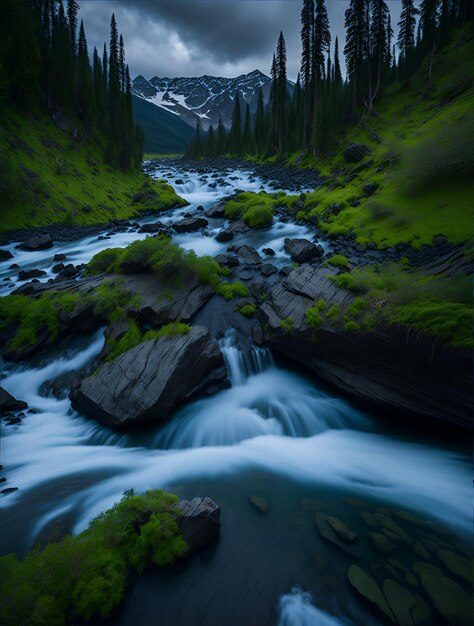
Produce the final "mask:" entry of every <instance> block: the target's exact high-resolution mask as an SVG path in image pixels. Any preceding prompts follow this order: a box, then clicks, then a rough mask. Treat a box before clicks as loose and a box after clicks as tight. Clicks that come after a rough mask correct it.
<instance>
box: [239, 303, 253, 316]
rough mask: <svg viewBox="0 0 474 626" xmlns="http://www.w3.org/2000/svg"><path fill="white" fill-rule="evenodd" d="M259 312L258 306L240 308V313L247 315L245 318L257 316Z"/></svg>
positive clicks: (250, 305)
mask: <svg viewBox="0 0 474 626" xmlns="http://www.w3.org/2000/svg"><path fill="white" fill-rule="evenodd" d="M256 311H257V306H256V305H255V304H245V305H244V306H242V307H240V308H239V313H242V315H245V317H252V316H253V315H255V313H256Z"/></svg>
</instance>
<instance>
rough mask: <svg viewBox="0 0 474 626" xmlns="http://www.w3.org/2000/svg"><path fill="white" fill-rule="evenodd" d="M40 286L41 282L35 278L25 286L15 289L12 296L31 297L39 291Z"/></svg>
mask: <svg viewBox="0 0 474 626" xmlns="http://www.w3.org/2000/svg"><path fill="white" fill-rule="evenodd" d="M39 286H40V281H39V280H38V279H37V278H33V280H30V281H29V282H27V283H25V284H24V285H20V286H19V287H18V288H17V289H14V290H13V291H12V293H11V295H12V296H21V295H23V296H31V294H33V293H35V292H36V291H37V288H38V287H39Z"/></svg>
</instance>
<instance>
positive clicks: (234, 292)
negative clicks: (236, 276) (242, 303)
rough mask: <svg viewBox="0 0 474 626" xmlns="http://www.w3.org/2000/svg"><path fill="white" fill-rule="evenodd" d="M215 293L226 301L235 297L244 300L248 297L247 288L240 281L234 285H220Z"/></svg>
mask: <svg viewBox="0 0 474 626" xmlns="http://www.w3.org/2000/svg"><path fill="white" fill-rule="evenodd" d="M216 291H217V293H218V294H219V295H221V296H223V297H224V298H225V299H226V300H232V298H237V297H240V298H245V297H246V296H248V295H249V290H248V288H247V287H246V286H245V285H244V284H243V283H241V282H240V281H237V282H235V283H221V284H220V285H219V287H218V288H217V290H216Z"/></svg>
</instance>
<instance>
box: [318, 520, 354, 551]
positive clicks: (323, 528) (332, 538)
mask: <svg viewBox="0 0 474 626" xmlns="http://www.w3.org/2000/svg"><path fill="white" fill-rule="evenodd" d="M329 517H330V516H328V515H325V514H324V513H315V514H314V521H315V523H316V526H317V528H318V531H319V534H320V535H321V537H323V539H326V541H329V542H331V543H333V544H334V545H335V546H337V547H338V548H341V550H344V552H347V553H349V554H352V555H356V554H357V552H356V550H355V549H354V546H351V545H348V541H347V539H344V540H342V539H341V537H340V536H339V534H338V533H337V532H336V531H335V530H334V528H333V527H332V526H331V525H330V524H329V522H328V518H329ZM333 519H336V518H333ZM338 521H339V520H338ZM354 534H355V533H354Z"/></svg>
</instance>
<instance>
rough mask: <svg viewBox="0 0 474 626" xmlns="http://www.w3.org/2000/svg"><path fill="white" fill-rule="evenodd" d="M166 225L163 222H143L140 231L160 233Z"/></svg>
mask: <svg viewBox="0 0 474 626" xmlns="http://www.w3.org/2000/svg"><path fill="white" fill-rule="evenodd" d="M165 228H166V227H165V225H164V224H163V223H162V222H155V223H154V224H142V226H140V230H139V231H138V232H139V233H159V232H161V231H162V230H164V229H165Z"/></svg>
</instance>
